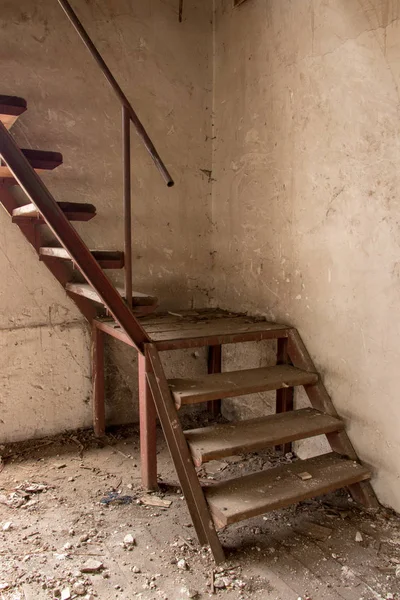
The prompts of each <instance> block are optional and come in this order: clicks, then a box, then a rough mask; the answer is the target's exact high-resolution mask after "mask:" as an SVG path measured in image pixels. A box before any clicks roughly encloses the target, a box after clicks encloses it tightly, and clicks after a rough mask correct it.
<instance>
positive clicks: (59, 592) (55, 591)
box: [53, 588, 61, 598]
mask: <svg viewBox="0 0 400 600" xmlns="http://www.w3.org/2000/svg"><path fill="white" fill-rule="evenodd" d="M53 595H54V596H55V597H56V598H60V596H61V590H60V588H55V590H53Z"/></svg>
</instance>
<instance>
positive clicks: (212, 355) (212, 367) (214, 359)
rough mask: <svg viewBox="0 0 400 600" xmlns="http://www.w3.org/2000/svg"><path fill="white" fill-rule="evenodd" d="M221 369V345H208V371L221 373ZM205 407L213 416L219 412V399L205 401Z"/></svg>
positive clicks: (216, 415)
mask: <svg viewBox="0 0 400 600" xmlns="http://www.w3.org/2000/svg"><path fill="white" fill-rule="evenodd" d="M221 370H222V346H221V345H218V346H209V348H208V373H209V374H210V375H212V374H213V373H221ZM207 409H208V411H209V412H210V413H211V415H212V416H213V417H218V415H219V414H221V400H211V401H210V402H207Z"/></svg>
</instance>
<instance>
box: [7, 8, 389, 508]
mask: <svg viewBox="0 0 400 600" xmlns="http://www.w3.org/2000/svg"><path fill="white" fill-rule="evenodd" d="M399 4H400V3H399V2H397V1H394V0H393V1H392V2H390V1H389V0H388V1H386V2H383V1H381V0H379V1H378V0H328V1H326V0H324V1H323V0H301V1H294V0H276V1H275V0H268V1H267V0H246V2H244V3H243V4H242V5H241V6H240V7H239V8H237V9H235V10H233V9H232V1H231V0H215V9H216V14H215V28H214V29H215V31H214V73H213V75H214V122H213V124H214V131H211V118H210V117H211V91H212V65H213V60H212V56H211V48H212V47H211V41H212V35H211V34H212V31H211V20H212V12H211V11H212V6H211V2H201V1H200V0H190V1H189V0H188V1H187V2H185V21H184V23H183V24H179V23H178V20H177V1H176V0H168V1H165V0H164V1H162V0H152V1H146V2H136V3H133V2H128V1H126V0H113V1H111V0H102V1H101V2H98V3H96V4H94V3H90V4H88V3H87V2H84V1H83V0H76V1H75V7H76V8H77V10H78V12H79V15H80V17H81V19H82V21H83V22H84V23H85V25H86V26H87V28H88V30H89V33H90V34H91V35H92V36H93V38H94V39H95V41H96V43H97V44H98V46H99V48H100V50H101V51H102V52H103V53H104V56H105V57H106V59H107V61H108V62H109V64H110V67H111V68H112V69H113V71H114V73H115V74H116V76H117V78H118V79H119V81H120V83H121V84H122V86H123V87H124V89H125V90H126V92H127V95H128V96H129V98H130V99H131V100H132V102H133V104H134V106H135V107H136V108H137V110H138V113H139V115H140V116H141V118H142V119H143V121H144V123H145V124H146V125H147V126H148V129H149V131H150V133H151V135H152V136H153V137H154V141H155V142H156V144H157V146H158V148H159V150H160V153H161V155H162V156H163V157H164V158H165V160H166V162H167V164H168V165H169V166H170V167H171V170H172V172H173V174H174V176H175V178H176V181H177V186H176V187H175V188H173V189H172V190H167V189H166V188H165V187H164V185H163V183H162V181H161V180H160V178H159V177H158V174H157V172H156V171H155V170H154V169H153V168H152V165H151V163H150V161H149V159H148V158H147V157H146V155H145V153H144V151H143V149H142V148H141V147H140V145H139V144H138V142H137V140H136V139H135V140H134V142H133V156H134V164H135V178H136V179H135V194H134V197H135V202H134V217H135V218H134V223H135V225H136V230H135V235H134V244H135V263H134V281H135V286H136V288H137V289H139V290H142V291H148V292H152V293H157V294H159V296H160V297H161V299H162V301H163V305H164V306H165V307H184V306H188V307H189V306H208V305H209V304H210V303H212V304H219V305H220V306H222V307H224V308H230V309H233V310H243V311H248V312H249V313H253V314H263V315H265V316H266V317H268V318H270V319H273V320H277V321H283V322H286V323H290V324H293V325H295V326H296V327H298V329H299V330H300V333H301V334H302V336H303V337H304V340H305V342H306V344H307V346H308V348H309V350H310V352H311V354H312V356H313V358H314V359H315V361H316V364H317V366H318V368H319V369H320V371H321V373H322V374H323V377H324V380H325V382H326V384H327V387H328V389H329V391H330V393H331V394H332V397H333V400H334V402H335V405H336V407H337V408H338V410H339V412H340V414H341V415H342V416H343V417H344V418H345V420H346V423H347V426H348V430H349V433H350V436H351V438H352V440H353V442H354V444H355V446H356V448H357V451H358V452H359V454H360V456H361V458H362V459H363V460H364V461H365V462H366V463H368V464H370V465H371V467H372V468H373V470H374V474H375V479H374V482H375V488H376V490H377V492H378V494H379V497H380V499H381V501H382V502H384V503H387V504H389V505H391V506H393V507H395V508H396V509H398V510H400V470H399V465H398V456H399V450H400V447H399V446H400V442H399V435H398V428H399V427H398V426H399V421H400V404H399V402H398V399H397V385H396V384H397V379H398V368H397V364H398V362H399V360H398V359H399V356H398V355H399V351H398V343H397V341H398V333H399V332H398V329H399V324H398V322H399V318H398V312H399V311H398V310H396V308H397V305H398V304H399V300H400V291H399V290H400V283H399V277H400V266H399V265H400V259H399V247H398V246H399V233H398V230H399V228H398V213H399V209H398V198H397V196H398V189H399V177H400V175H399V173H400V155H399V149H398V138H399V91H398V90H399V87H398V86H399V85H400V21H399V20H398V19H399V17H400V6H399ZM0 19H1V21H2V23H1V25H2V36H1V38H0V49H1V54H2V57H3V58H2V84H3V87H2V93H9V94H16V95H21V96H24V97H26V98H27V99H28V102H29V112H28V113H27V114H26V115H24V117H23V118H22V119H21V120H20V121H19V123H18V125H17V126H16V128H15V135H16V137H17V139H18V141H19V142H20V143H21V145H22V146H25V147H34V148H35V147H39V148H47V149H53V150H59V151H61V152H63V154H64V159H65V164H64V166H63V167H61V168H60V169H59V170H58V171H57V172H55V173H53V174H51V175H46V181H48V182H49V186H50V188H51V190H52V191H53V192H54V193H55V195H56V197H57V199H59V200H80V201H86V202H93V203H95V204H96V205H97V207H98V213H99V215H98V217H96V219H95V220H94V221H93V222H91V223H88V224H85V225H81V226H78V229H79V230H80V231H81V232H82V234H83V237H84V239H85V240H86V242H87V243H88V244H89V245H90V246H95V247H97V248H110V249H113V248H120V247H121V233H122V222H121V215H120V212H119V211H118V207H119V206H120V199H121V165H120V130H119V121H120V115H119V111H118V105H117V103H116V102H115V100H114V98H113V96H112V94H111V92H110V90H109V88H108V87H107V84H106V82H105V81H102V79H101V77H100V76H99V73H98V71H97V68H96V65H94V64H93V63H92V61H91V59H90V57H89V56H88V55H87V53H86V51H85V49H84V48H83V47H82V46H81V44H80V42H79V40H78V39H77V38H76V36H75V33H74V31H73V30H72V29H71V27H70V25H69V24H68V22H67V21H66V20H65V19H64V17H63V15H62V13H61V12H60V9H59V8H58V6H57V5H56V3H54V2H51V1H50V0H44V1H42V2H41V3H40V5H39V6H36V7H34V6H33V3H31V2H29V0H23V1H22V2H19V3H18V5H16V4H15V3H11V2H9V3H6V4H5V6H4V7H3V9H2V14H1V15H0ZM211 137H213V138H214V141H213V148H212V147H211ZM202 169H203V170H205V171H207V170H211V169H212V180H213V186H212V187H213V193H212V198H211V195H210V191H211V185H210V183H209V181H208V177H207V175H206V174H205V173H203V172H202V171H201V170H202ZM211 265H213V271H211ZM0 273H1V274H2V285H1V290H0V345H1V348H2V367H1V370H0V394H1V395H0V403H1V415H0V440H1V441H4V440H14V439H21V438H26V437H32V436H34V435H42V434H47V433H52V432H56V431H60V430H62V429H71V428H74V427H79V426H82V425H88V424H89V423H90V402H89V401H88V399H89V397H90V391H91V385H90V364H89V343H90V340H89V336H88V332H87V328H86V325H85V323H84V321H83V320H82V318H81V316H80V314H79V313H78V311H77V310H76V308H75V307H74V305H73V304H72V303H71V302H70V301H69V300H68V298H67V297H66V296H65V294H64V292H63V290H62V289H60V288H59V286H58V284H57V283H56V282H55V281H54V280H53V279H52V278H51V276H50V275H49V274H48V273H47V272H46V270H45V268H44V267H43V266H42V265H40V264H38V262H37V260H36V257H35V255H34V253H33V252H32V250H31V249H30V248H29V247H28V246H27V244H26V243H25V242H24V241H23V239H22V238H21V236H20V234H19V232H18V230H17V229H16V228H15V227H13V226H12V225H11V223H10V221H9V219H8V217H7V216H6V215H5V214H3V213H2V212H0ZM271 350H272V349H271V348H270V347H268V345H264V346H262V347H261V346H253V347H250V346H247V347H245V348H244V351H243V349H242V348H240V347H230V348H229V349H228V350H227V352H226V354H225V359H226V360H225V363H226V365H230V366H231V367H237V368H241V367H243V366H244V365H249V366H252V365H253V366H257V365H258V364H262V363H264V361H268V360H272V356H271ZM188 355H189V359H188V360H187V362H186V365H187V366H188V368H189V371H191V370H193V372H194V371H195V370H196V369H199V368H204V355H203V354H201V355H200V358H196V357H194V356H193V355H190V353H186V354H185V356H188ZM108 358H109V362H108V398H109V402H108V406H107V414H108V418H109V420H110V422H123V421H132V420H134V419H135V417H136V382H135V364H134V359H135V356H134V353H133V352H131V351H130V350H126V349H124V348H123V347H121V346H118V345H117V344H110V346H109V349H108ZM167 358H168V357H167ZM170 359H171V361H168V368H169V372H170V373H172V372H175V373H176V374H178V375H179V374H180V373H181V370H182V369H183V366H182V365H183V364H184V362H183V356H182V355H179V356H176V357H175V360H172V356H171V357H170ZM185 368H186V367H185ZM185 372H186V373H187V371H185ZM182 373H183V371H182ZM298 401H299V402H301V401H302V399H301V398H298ZM257 403H258V404H257ZM257 405H258V407H259V410H260V411H263V412H265V411H270V410H272V409H273V398H272V397H270V396H266V397H263V398H258V397H252V398H251V399H248V400H247V402H245V403H243V401H241V403H240V405H239V404H238V403H235V402H230V403H227V404H226V411H227V414H228V415H229V416H231V417H237V416H238V415H239V416H240V415H242V416H243V415H245V416H251V415H254V414H256V412H255V411H256V410H257ZM240 406H241V408H240ZM243 407H245V408H244V409H243ZM300 450H301V452H303V453H305V452H306V451H307V452H308V451H310V448H309V447H307V448H306V449H305V448H304V447H302V448H301V449H300ZM312 450H313V447H311V451H312Z"/></svg>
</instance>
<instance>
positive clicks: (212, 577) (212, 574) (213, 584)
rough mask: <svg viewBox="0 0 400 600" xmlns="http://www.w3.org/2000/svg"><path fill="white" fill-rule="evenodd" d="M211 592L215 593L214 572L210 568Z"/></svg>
mask: <svg viewBox="0 0 400 600" xmlns="http://www.w3.org/2000/svg"><path fill="white" fill-rule="evenodd" d="M210 587H211V590H210V591H211V593H212V594H215V573H214V569H211V586H210Z"/></svg>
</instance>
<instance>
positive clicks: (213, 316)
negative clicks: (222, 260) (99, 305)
mask: <svg viewBox="0 0 400 600" xmlns="http://www.w3.org/2000/svg"><path fill="white" fill-rule="evenodd" d="M139 321H140V324H141V326H142V327H143V328H144V330H145V331H146V333H148V335H149V336H150V338H151V340H152V342H154V343H155V344H156V346H157V349H158V350H178V349H181V348H196V347H201V346H217V345H220V344H231V343H239V342H250V341H261V340H267V339H277V338H284V337H287V335H288V332H289V331H290V329H291V328H290V327H287V326H286V325H282V324H279V323H270V322H268V321H266V320H264V319H261V318H257V317H249V316H246V315H243V314H238V313H231V312H228V311H224V310H220V309H202V310H187V311H179V312H174V311H170V312H163V313H154V314H152V315H151V316H148V317H144V318H141V319H139ZM96 326H97V328H98V329H100V330H101V331H104V332H105V333H108V335H111V336H112V337H115V338H117V339H119V340H120V341H122V342H125V343H126V344H128V345H132V343H131V341H130V339H129V338H128V336H127V335H126V333H125V332H124V331H123V330H122V329H121V327H120V326H119V325H118V324H117V323H116V322H115V321H114V320H112V319H97V320H96Z"/></svg>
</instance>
